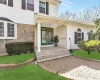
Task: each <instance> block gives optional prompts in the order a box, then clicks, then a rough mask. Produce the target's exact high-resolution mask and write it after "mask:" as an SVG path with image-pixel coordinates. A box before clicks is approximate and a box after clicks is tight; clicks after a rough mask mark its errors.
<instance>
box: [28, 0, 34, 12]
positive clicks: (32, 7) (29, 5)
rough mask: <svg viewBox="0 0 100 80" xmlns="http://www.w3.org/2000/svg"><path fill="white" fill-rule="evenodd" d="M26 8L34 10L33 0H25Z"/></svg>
mask: <svg viewBox="0 0 100 80" xmlns="http://www.w3.org/2000/svg"><path fill="white" fill-rule="evenodd" d="M27 10H32V11H34V1H33V0H27Z"/></svg>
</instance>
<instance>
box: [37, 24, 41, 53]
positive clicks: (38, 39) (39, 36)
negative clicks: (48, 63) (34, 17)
mask: <svg viewBox="0 0 100 80" xmlns="http://www.w3.org/2000/svg"><path fill="white" fill-rule="evenodd" d="M37 47H38V52H41V26H40V23H38V24H37Z"/></svg>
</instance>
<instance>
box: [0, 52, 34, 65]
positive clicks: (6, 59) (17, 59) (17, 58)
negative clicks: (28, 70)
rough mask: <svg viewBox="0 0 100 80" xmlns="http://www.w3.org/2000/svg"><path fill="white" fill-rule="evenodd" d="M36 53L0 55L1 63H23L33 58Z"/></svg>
mask: <svg viewBox="0 0 100 80" xmlns="http://www.w3.org/2000/svg"><path fill="white" fill-rule="evenodd" d="M33 57H34V54H23V55H14V56H0V64H16V63H22V62H25V61H27V60H29V59H32V58H33Z"/></svg>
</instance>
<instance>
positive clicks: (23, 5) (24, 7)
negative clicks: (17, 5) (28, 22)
mask: <svg viewBox="0 0 100 80" xmlns="http://www.w3.org/2000/svg"><path fill="white" fill-rule="evenodd" d="M22 9H24V10H25V9H26V0H22Z"/></svg>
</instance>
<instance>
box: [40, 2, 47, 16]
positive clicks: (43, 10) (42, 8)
mask: <svg viewBox="0 0 100 80" xmlns="http://www.w3.org/2000/svg"><path fill="white" fill-rule="evenodd" d="M39 12H40V13H44V14H45V13H46V4H45V2H42V1H40V3H39Z"/></svg>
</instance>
